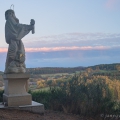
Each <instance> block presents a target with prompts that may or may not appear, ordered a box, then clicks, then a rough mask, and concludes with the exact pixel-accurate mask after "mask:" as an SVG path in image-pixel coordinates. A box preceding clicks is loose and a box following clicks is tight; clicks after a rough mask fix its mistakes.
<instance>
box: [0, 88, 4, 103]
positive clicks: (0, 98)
mask: <svg viewBox="0 0 120 120" xmlns="http://www.w3.org/2000/svg"><path fill="white" fill-rule="evenodd" d="M3 92H4V91H3V90H0V102H3Z"/></svg>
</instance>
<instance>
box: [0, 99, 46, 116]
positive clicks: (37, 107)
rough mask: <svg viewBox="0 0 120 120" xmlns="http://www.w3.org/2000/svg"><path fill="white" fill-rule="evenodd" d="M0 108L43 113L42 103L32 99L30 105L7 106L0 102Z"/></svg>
mask: <svg viewBox="0 0 120 120" xmlns="http://www.w3.org/2000/svg"><path fill="white" fill-rule="evenodd" d="M0 109H17V110H24V111H29V112H33V113H38V114H42V115H43V114H44V105H43V104H41V103H37V102H35V101H32V104H31V105H25V106H18V107H8V106H4V105H3V104H2V103H0Z"/></svg>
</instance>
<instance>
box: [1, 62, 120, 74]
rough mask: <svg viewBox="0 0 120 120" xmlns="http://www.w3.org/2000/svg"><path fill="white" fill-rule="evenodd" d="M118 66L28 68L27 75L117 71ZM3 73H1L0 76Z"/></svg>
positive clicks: (119, 64)
mask: <svg viewBox="0 0 120 120" xmlns="http://www.w3.org/2000/svg"><path fill="white" fill-rule="evenodd" d="M117 66H120V63H113V64H100V65H94V66H89V67H82V66H79V67H41V68H40V67H38V68H27V69H26V70H27V73H30V74H55V73H75V72H76V71H81V70H85V69H87V68H92V69H93V70H95V69H99V70H117ZM2 74H3V72H2V71H0V75H2Z"/></svg>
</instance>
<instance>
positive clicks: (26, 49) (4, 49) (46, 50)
mask: <svg viewBox="0 0 120 120" xmlns="http://www.w3.org/2000/svg"><path fill="white" fill-rule="evenodd" d="M109 48H110V47H109V46H82V47H78V46H72V47H42V48H25V51H26V52H52V51H66V50H106V49H109ZM7 50H8V49H7V48H0V52H7Z"/></svg>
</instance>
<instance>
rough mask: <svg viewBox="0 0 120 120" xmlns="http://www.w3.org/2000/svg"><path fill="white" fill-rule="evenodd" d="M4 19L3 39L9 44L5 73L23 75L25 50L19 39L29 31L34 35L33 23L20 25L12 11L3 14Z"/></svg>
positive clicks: (32, 21)
mask: <svg viewBox="0 0 120 120" xmlns="http://www.w3.org/2000/svg"><path fill="white" fill-rule="evenodd" d="M5 19H6V24H5V39H6V42H7V44H9V48H8V53H7V59H6V65H5V73H25V72H26V66H25V49H24V45H23V42H22V40H21V39H22V38H23V37H24V36H25V35H27V34H28V33H29V32H30V31H31V30H32V33H34V24H35V21H34V20H33V19H31V23H30V25H25V24H20V23H19V19H18V18H16V16H15V12H14V11H13V10H12V9H9V10H7V11H6V12H5Z"/></svg>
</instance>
